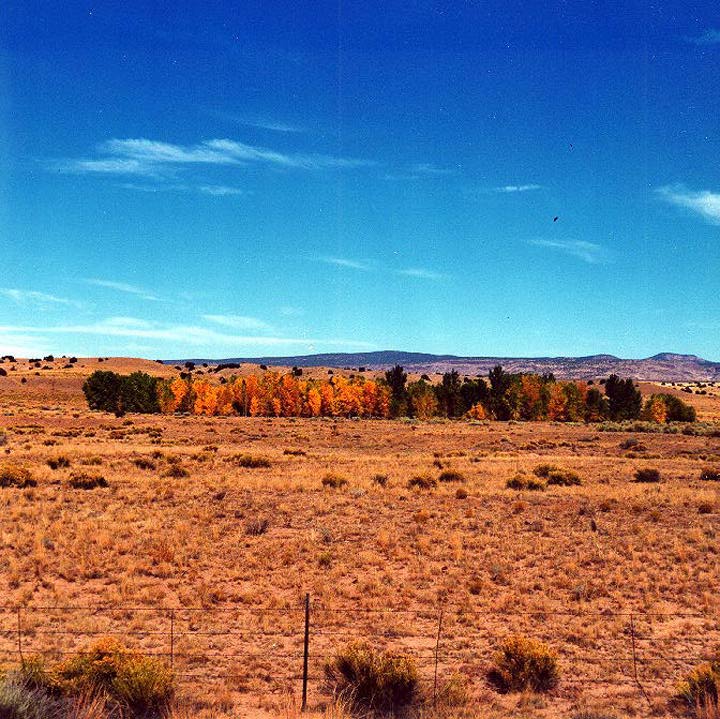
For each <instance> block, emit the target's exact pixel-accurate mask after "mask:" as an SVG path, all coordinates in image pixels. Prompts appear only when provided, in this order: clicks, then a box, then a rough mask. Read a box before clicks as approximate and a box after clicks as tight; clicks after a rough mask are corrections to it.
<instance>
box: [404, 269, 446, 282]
mask: <svg viewBox="0 0 720 719" xmlns="http://www.w3.org/2000/svg"><path fill="white" fill-rule="evenodd" d="M398 274H399V275H405V277H416V278H417V279H420V280H441V279H443V278H444V277H445V275H441V274H440V273H439V272H433V271H432V270H425V269H423V268H422V267H408V268H407V269H405V270H398Z"/></svg>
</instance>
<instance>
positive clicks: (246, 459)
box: [233, 454, 270, 469]
mask: <svg viewBox="0 0 720 719" xmlns="http://www.w3.org/2000/svg"><path fill="white" fill-rule="evenodd" d="M233 462H235V464H237V466H238V467H244V468H245V469H267V468H268V467H270V460H269V459H268V458H267V457H256V456H254V455H252V454H238V455H235V457H233Z"/></svg>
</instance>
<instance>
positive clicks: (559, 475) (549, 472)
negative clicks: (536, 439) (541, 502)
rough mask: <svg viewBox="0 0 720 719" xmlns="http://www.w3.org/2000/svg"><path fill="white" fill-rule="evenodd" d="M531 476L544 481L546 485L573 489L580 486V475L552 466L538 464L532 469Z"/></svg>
mask: <svg viewBox="0 0 720 719" xmlns="http://www.w3.org/2000/svg"><path fill="white" fill-rule="evenodd" d="M533 474H534V475H535V476H536V477H541V478H543V479H546V480H547V483H548V485H551V484H552V485H556V486H559V487H573V486H577V485H580V484H582V480H581V479H580V475H579V474H578V473H577V472H573V471H572V470H569V469H563V468H562V467H556V466H555V465H554V464H539V465H538V466H537V467H535V469H533Z"/></svg>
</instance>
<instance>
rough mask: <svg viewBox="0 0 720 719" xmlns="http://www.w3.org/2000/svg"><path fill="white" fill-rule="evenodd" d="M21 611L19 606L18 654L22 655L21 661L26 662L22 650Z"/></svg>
mask: <svg viewBox="0 0 720 719" xmlns="http://www.w3.org/2000/svg"><path fill="white" fill-rule="evenodd" d="M20 611H21V608H20V606H18V608H17V633H18V654H19V655H20V663H21V664H23V665H24V664H25V659H24V658H23V650H22V621H21V618H20Z"/></svg>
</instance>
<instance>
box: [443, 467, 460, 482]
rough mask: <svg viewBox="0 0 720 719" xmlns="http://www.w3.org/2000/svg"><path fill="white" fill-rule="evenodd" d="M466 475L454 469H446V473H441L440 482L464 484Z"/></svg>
mask: <svg viewBox="0 0 720 719" xmlns="http://www.w3.org/2000/svg"><path fill="white" fill-rule="evenodd" d="M464 481H465V475H464V474H462V473H461V472H456V471H455V470H452V469H446V470H445V471H444V472H440V476H439V477H438V482H464Z"/></svg>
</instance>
